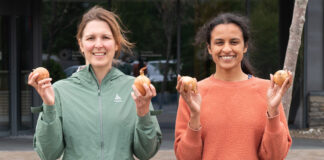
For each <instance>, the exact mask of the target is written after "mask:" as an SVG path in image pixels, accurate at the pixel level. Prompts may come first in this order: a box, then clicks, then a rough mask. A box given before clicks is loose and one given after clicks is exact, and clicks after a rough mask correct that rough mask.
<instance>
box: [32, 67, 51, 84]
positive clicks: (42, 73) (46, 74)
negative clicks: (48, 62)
mask: <svg viewBox="0 0 324 160" xmlns="http://www.w3.org/2000/svg"><path fill="white" fill-rule="evenodd" d="M35 73H38V77H37V79H36V82H37V83H38V81H40V80H43V79H45V78H49V76H50V75H49V72H48V70H47V69H46V68H44V67H38V68H36V69H34V70H33V74H35Z"/></svg>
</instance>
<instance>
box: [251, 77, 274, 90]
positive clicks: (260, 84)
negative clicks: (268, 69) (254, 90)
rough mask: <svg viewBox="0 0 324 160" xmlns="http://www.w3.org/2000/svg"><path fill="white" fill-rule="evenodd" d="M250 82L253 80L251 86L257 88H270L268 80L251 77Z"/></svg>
mask: <svg viewBox="0 0 324 160" xmlns="http://www.w3.org/2000/svg"><path fill="white" fill-rule="evenodd" d="M251 80H253V85H254V86H256V87H258V88H268V87H269V86H270V80H268V79H262V78H259V77H253V79H251Z"/></svg>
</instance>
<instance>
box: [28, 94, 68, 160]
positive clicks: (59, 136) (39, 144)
mask: <svg viewBox="0 0 324 160" xmlns="http://www.w3.org/2000/svg"><path fill="white" fill-rule="evenodd" d="M54 90H55V88H54ZM59 109H60V98H59V94H58V92H57V91H56V90H55V105H54V106H47V105H45V104H43V112H41V113H40V115H39V117H38V120H37V125H36V131H35V135H34V144H33V145H34V149H35V151H36V152H37V154H38V155H39V157H40V158H41V159H42V160H53V159H58V158H59V157H60V156H61V155H62V152H63V150H64V146H65V145H64V142H63V133H62V121H61V119H62V117H61V116H60V115H61V114H60V113H61V112H60V110H59Z"/></svg>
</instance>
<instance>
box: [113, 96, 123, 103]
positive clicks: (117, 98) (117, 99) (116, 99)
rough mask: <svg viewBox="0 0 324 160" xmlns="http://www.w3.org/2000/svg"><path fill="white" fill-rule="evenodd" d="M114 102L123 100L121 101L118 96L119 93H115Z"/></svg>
mask: <svg viewBox="0 0 324 160" xmlns="http://www.w3.org/2000/svg"><path fill="white" fill-rule="evenodd" d="M114 102H115V103H120V102H123V101H122V99H121V98H120V97H119V95H118V94H116V96H115V99H114Z"/></svg>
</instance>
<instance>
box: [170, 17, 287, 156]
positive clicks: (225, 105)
mask: <svg viewBox="0 0 324 160" xmlns="http://www.w3.org/2000/svg"><path fill="white" fill-rule="evenodd" d="M196 40H198V41H199V40H201V41H200V42H203V43H206V44H207V49H208V52H209V54H210V55H211V56H212V59H213V61H214V62H215V65H216V72H215V73H214V74H212V75H211V76H210V77H208V78H206V79H204V80H202V81H200V82H198V92H197V93H195V92H193V91H189V92H186V91H185V90H184V86H183V85H182V77H180V76H178V84H177V87H176V88H177V90H178V92H179V93H180V95H181V97H180V100H179V107H178V113H177V119H176V129H175V143H174V150H175V153H176V157H177V159H179V160H191V159H193V160H200V159H203V160H238V159H242V160H243V159H244V160H258V159H262V160H263V159H265V160H281V159H284V158H285V156H286V155H287V153H288V150H289V148H290V146H291V142H292V140H291V137H290V135H289V130H288V126H287V121H286V117H285V113H284V110H283V107H282V104H281V99H282V96H283V95H284V93H285V92H286V91H287V89H288V88H289V87H290V86H291V84H292V75H291V72H289V78H287V79H286V80H285V82H284V84H283V85H282V86H281V87H280V86H278V85H277V84H275V83H274V81H273V75H270V80H264V79H260V78H257V77H254V76H252V72H251V67H250V66H249V65H248V63H247V59H246V58H244V54H246V51H247V49H248V43H249V41H250V37H249V28H248V25H247V20H246V19H245V18H244V17H241V16H238V15H234V14H230V13H227V14H222V15H219V16H218V17H216V18H214V19H212V20H211V21H210V22H209V23H207V24H205V25H204V26H203V27H202V28H201V30H200V31H199V32H198V34H197V38H196Z"/></svg>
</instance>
